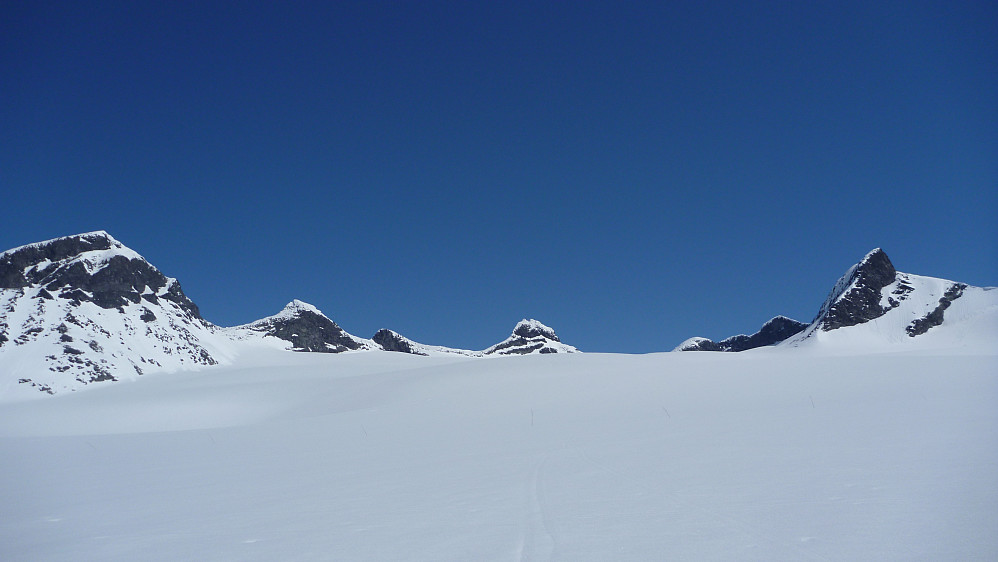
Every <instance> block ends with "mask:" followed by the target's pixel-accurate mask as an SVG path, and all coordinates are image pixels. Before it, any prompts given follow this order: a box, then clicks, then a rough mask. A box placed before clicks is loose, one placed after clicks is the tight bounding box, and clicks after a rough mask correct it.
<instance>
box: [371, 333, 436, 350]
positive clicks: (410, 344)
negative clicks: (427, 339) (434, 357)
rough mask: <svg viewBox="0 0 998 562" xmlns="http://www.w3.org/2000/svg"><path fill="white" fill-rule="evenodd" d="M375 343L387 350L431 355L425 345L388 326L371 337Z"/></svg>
mask: <svg viewBox="0 0 998 562" xmlns="http://www.w3.org/2000/svg"><path fill="white" fill-rule="evenodd" d="M371 339H372V340H373V341H374V343H376V344H378V345H380V346H381V349H383V350H385V351H396V352H399V353H411V354H413V355H429V354H428V353H426V352H425V351H423V349H422V348H423V347H424V346H421V345H420V344H417V343H416V342H414V341H412V340H410V339H409V338H407V337H405V336H403V335H402V334H400V333H398V332H394V331H392V330H389V329H387V328H383V329H381V330H378V331H377V333H375V334H374V337H373V338H371Z"/></svg>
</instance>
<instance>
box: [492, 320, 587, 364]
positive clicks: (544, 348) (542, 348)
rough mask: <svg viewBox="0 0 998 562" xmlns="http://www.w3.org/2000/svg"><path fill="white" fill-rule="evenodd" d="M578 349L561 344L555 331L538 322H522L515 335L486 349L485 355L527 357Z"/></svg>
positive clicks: (514, 332)
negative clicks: (528, 355)
mask: <svg viewBox="0 0 998 562" xmlns="http://www.w3.org/2000/svg"><path fill="white" fill-rule="evenodd" d="M578 351H579V350H578V349H575V348H574V347H572V346H570V345H566V344H563V343H561V340H560V339H558V335H557V334H555V333H554V329H552V328H550V327H548V326H545V325H544V324H541V323H540V322H538V321H537V320H527V319H524V320H521V321H520V322H518V323H517V325H516V327H515V328H513V334H512V335H510V336H509V337H508V338H506V339H505V340H503V341H501V342H499V343H497V344H495V345H493V346H492V347H490V348H488V349H486V350H485V351H484V352H483V353H484V354H485V355H526V354H529V353H576V352H578Z"/></svg>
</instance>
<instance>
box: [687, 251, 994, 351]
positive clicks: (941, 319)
mask: <svg viewBox="0 0 998 562" xmlns="http://www.w3.org/2000/svg"><path fill="white" fill-rule="evenodd" d="M996 338H998V290H996V288H995V287H972V286H970V285H967V284H966V283H958V282H955V281H948V280H946V279H937V278H935V277H926V276H922V275H912V274H910V273H901V272H899V271H897V270H896V269H895V268H894V264H893V263H891V260H890V258H888V257H887V254H886V253H885V252H884V251H883V250H882V249H880V248H876V249H874V250H872V251H871V252H870V253H868V254H867V255H866V256H865V257H863V259H862V260H860V261H859V263H857V264H856V265H854V266H852V267H850V268H849V270H848V271H846V272H845V274H844V275H843V276H842V277H841V278H840V279H839V280H838V282H836V283H835V286H834V287H833V288H832V290H831V292H830V293H829V295H828V297H827V298H826V299H825V302H824V303H823V304H822V305H821V308H820V309H819V310H818V314H817V315H816V316H815V318H814V320H813V321H811V323H810V324H802V323H800V322H797V321H795V320H790V319H789V318H784V317H779V316H778V317H776V318H774V319H773V320H770V321H769V322H767V323H766V325H765V326H763V329H762V330H760V331H759V332H758V333H756V334H754V335H752V336H734V337H732V338H728V339H725V340H722V341H720V342H713V341H711V340H709V339H707V338H690V339H688V340H686V341H685V342H683V343H682V344H680V345H679V346H678V347H677V348H676V349H675V351H743V350H745V349H752V348H754V347H761V346H766V345H775V344H779V345H782V346H791V347H799V346H802V345H805V346H812V345H815V344H818V343H821V344H822V345H827V346H830V348H835V347H842V346H851V347H855V346H862V347H871V346H873V347H876V346H881V345H897V344H904V345H923V346H924V345H937V346H938V345H943V346H949V347H953V346H975V345H977V346H979V345H989V344H990V345H993V344H994V340H995V339H996ZM916 342H917V343H916ZM885 349H891V348H890V347H888V348H885Z"/></svg>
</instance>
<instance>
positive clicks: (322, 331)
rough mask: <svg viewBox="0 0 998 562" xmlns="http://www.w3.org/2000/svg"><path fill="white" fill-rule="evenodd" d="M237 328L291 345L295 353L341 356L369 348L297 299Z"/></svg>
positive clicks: (320, 312) (317, 310)
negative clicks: (278, 310)
mask: <svg viewBox="0 0 998 562" xmlns="http://www.w3.org/2000/svg"><path fill="white" fill-rule="evenodd" d="M240 328H244V329H248V330H252V331H255V332H258V333H261V334H263V335H264V336H272V337H275V338H278V339H282V340H285V341H288V342H291V346H292V349H293V350H294V351H313V352H321V353H340V352H343V351H351V350H358V349H369V346H368V345H367V344H366V343H365V342H364V341H363V340H360V339H359V338H356V337H354V336H352V335H350V334H348V333H347V332H346V331H344V330H343V328H340V327H339V326H338V325H337V324H336V322H333V321H332V320H330V319H329V318H328V317H326V315H325V314H323V313H322V311H320V310H319V309H318V308H316V307H314V306H312V305H310V304H308V303H307V302H303V301H300V300H297V299H295V300H293V301H291V302H289V303H288V304H287V306H285V307H284V310H282V311H281V312H279V313H278V314H275V315H274V316H269V317H267V318H263V319H262V320H257V321H256V322H253V323H252V324H247V325H246V326H240Z"/></svg>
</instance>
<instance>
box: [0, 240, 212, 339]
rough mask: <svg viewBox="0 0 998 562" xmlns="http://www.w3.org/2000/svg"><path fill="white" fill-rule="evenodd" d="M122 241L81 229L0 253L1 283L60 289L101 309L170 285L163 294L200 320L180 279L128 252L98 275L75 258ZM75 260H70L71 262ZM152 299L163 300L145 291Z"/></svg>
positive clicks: (130, 301)
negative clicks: (77, 232)
mask: <svg viewBox="0 0 998 562" xmlns="http://www.w3.org/2000/svg"><path fill="white" fill-rule="evenodd" d="M116 247H117V248H121V247H122V246H121V245H120V244H119V243H118V242H117V241H115V240H114V239H113V238H111V237H110V236H108V235H106V234H103V233H91V234H81V235H78V236H70V237H66V238H59V239H57V240H53V241H51V242H48V243H46V244H37V245H32V246H27V247H24V248H21V249H19V250H15V251H13V252H8V253H6V254H4V255H3V256H0V288H4V289H19V288H25V287H29V286H33V285H41V286H44V288H45V293H44V294H43V295H42V296H43V297H44V296H45V295H49V296H51V295H50V292H51V293H56V294H58V296H59V297H60V298H63V299H67V300H70V301H76V302H83V301H90V302H93V303H94V304H96V305H97V306H100V307H101V308H108V309H111V308H118V307H122V306H127V305H129V304H138V303H139V302H140V301H141V300H142V298H143V295H142V293H144V292H145V291H146V289H147V288H149V289H151V290H152V291H153V292H154V293H159V292H160V291H161V290H162V289H163V288H165V287H167V284H170V286H169V287H168V288H167V289H166V292H165V293H164V294H162V295H160V298H163V299H166V300H168V301H172V302H174V303H176V304H177V305H178V306H180V308H181V309H183V310H184V311H185V312H186V313H187V314H188V315H189V316H190V317H191V318H196V319H198V320H200V319H201V312H200V311H199V310H198V307H197V305H196V304H194V302H192V301H191V300H190V299H189V298H187V296H186V295H185V294H184V292H183V290H181V288H180V283H178V282H176V281H173V282H172V283H170V280H169V279H167V277H166V276H165V275H163V274H162V273H160V272H159V270H157V269H156V268H154V267H153V266H152V265H150V264H149V262H147V261H145V260H143V259H135V258H129V257H126V256H124V255H116V256H112V257H111V258H110V260H108V262H107V263H106V264H104V266H103V267H102V268H101V269H99V270H97V271H95V272H94V273H93V274H91V273H89V272H88V271H87V268H86V267H85V266H84V265H83V263H81V262H79V261H71V260H72V258H75V257H77V256H79V255H80V254H82V253H84V252H89V251H94V250H111V249H113V248H116ZM67 260H70V261H69V263H66V261H67ZM145 297H146V299H147V300H150V297H151V299H152V300H158V299H157V297H156V296H155V295H145Z"/></svg>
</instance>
